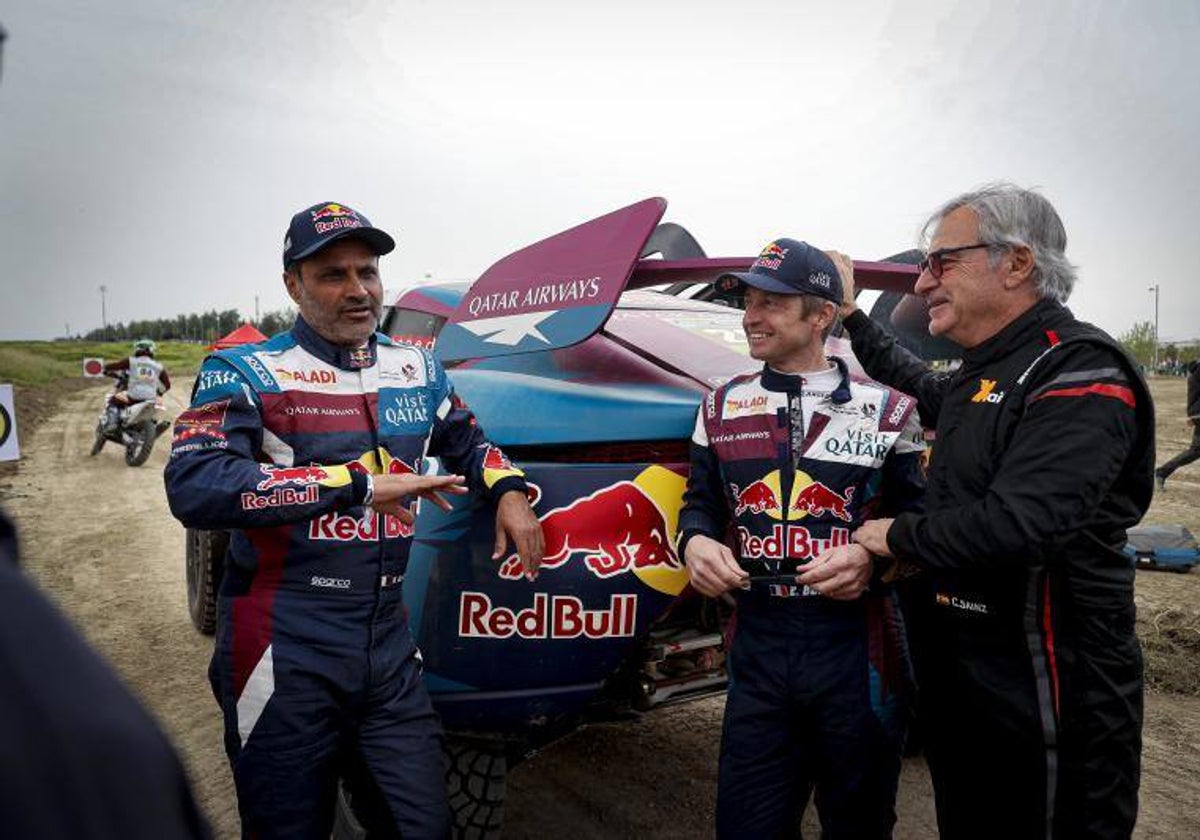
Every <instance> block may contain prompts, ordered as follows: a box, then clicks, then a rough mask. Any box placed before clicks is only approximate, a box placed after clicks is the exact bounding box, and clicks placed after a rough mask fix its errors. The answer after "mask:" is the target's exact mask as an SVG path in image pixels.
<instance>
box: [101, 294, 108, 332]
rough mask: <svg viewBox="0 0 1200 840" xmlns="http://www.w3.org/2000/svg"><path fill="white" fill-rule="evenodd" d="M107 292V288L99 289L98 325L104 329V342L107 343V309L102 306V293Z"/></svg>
mask: <svg viewBox="0 0 1200 840" xmlns="http://www.w3.org/2000/svg"><path fill="white" fill-rule="evenodd" d="M107 291H108V286H101V287H100V323H101V325H102V326H103V327H104V340H105V341H108V309H107V308H106V307H105V304H104V293H105V292H107Z"/></svg>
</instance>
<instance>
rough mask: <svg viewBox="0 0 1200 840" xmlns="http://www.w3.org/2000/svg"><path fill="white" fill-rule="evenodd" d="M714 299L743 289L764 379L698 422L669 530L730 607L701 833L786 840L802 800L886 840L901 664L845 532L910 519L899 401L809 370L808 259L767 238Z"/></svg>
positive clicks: (906, 402) (821, 333)
mask: <svg viewBox="0 0 1200 840" xmlns="http://www.w3.org/2000/svg"><path fill="white" fill-rule="evenodd" d="M718 285H724V286H725V287H726V288H727V289H730V290H732V289H736V288H739V287H742V288H744V290H745V297H746V312H745V316H744V320H743V327H744V329H745V331H746V336H747V339H748V340H749V343H750V354H751V355H752V356H753V357H754V358H756V359H759V360H761V361H763V362H764V363H765V364H764V366H763V369H762V371H761V372H759V373H755V374H750V375H746V376H739V377H736V378H734V379H733V380H732V381H730V382H729V383H727V384H726V385H724V386H722V387H720V388H718V389H717V390H716V391H715V392H713V393H712V394H711V395H709V397H708V399H707V400H706V401H705V403H704V404H703V405H702V406H701V407H700V411H699V414H698V417H697V420H696V430H695V433H694V436H693V438H692V447H691V473H690V475H689V478H688V485H687V492H686V494H685V497H684V508H683V511H682V512H681V514H680V520H679V523H680V524H679V528H680V551H679V553H680V556H682V557H684V559H685V562H686V564H687V568H688V573H689V576H690V578H691V582H692V585H693V586H694V587H695V588H696V589H697V590H699V591H700V592H701V593H703V594H705V595H708V596H710V597H719V596H722V595H723V594H724V593H726V592H727V591H730V590H732V591H733V592H734V594H735V596H736V598H737V613H736V619H735V621H736V629H735V631H734V633H733V642H732V648H731V651H730V656H729V695H728V700H727V703H726V707H725V723H724V730H723V733H722V738H721V758H720V768H719V779H718V791H717V817H716V821H717V835H718V836H719V837H722V838H726V837H782V836H786V835H787V834H788V833H789V832H790V831H794V829H795V827H796V825H797V824H798V820H799V817H800V812H801V811H803V809H804V807H805V805H806V803H807V799H808V795H809V791H810V789H811V788H812V787H813V786H815V787H816V801H817V810H818V814H819V816H820V818H821V825H822V829H823V836H825V837H831V838H838V837H847V838H886V837H890V836H891V830H892V826H893V824H894V823H895V819H896V817H895V810H894V805H895V798H896V784H897V779H898V776H899V772H900V754H901V750H902V747H903V739H904V732H905V724H906V720H905V713H906V710H907V707H906V704H905V702H904V700H905V697H904V695H905V688H906V684H907V683H908V682H909V679H908V676H909V671H908V658H907V653H906V651H905V642H904V635H903V624H902V622H901V620H900V615H899V612H898V610H897V607H896V601H895V598H894V596H893V594H892V593H891V591H890V588H889V587H888V586H886V585H884V584H883V583H882V581H881V580H878V579H876V580H875V581H874V582H873V583H872V582H871V578H872V559H871V557H870V556H869V555H868V553H867V552H866V551H865V550H864V549H863V548H862V547H861V546H857V545H852V544H851V542H850V533H851V531H852V529H853V528H854V527H855V526H856V525H858V524H860V523H861V522H863V521H864V519H865V518H867V517H869V516H874V515H893V514H895V513H897V512H898V511H900V510H906V509H911V508H915V507H918V506H919V505H920V501H921V496H922V492H923V478H922V476H921V473H920V465H919V460H920V454H921V451H922V450H923V449H924V443H923V439H922V433H921V428H920V426H919V424H918V422H917V416H916V401H915V400H914V399H912V398H911V397H909V396H907V395H905V394H902V393H900V392H899V391H896V390H892V389H890V388H885V387H883V386H881V385H879V384H877V383H874V382H871V381H869V380H866V379H865V378H862V377H852V376H851V375H850V372H849V369H848V366H847V364H846V362H845V361H844V360H842V359H841V358H837V357H833V358H826V356H825V349H824V338H825V334H826V333H827V332H828V330H829V328H830V327H831V326H832V324H833V322H834V320H835V318H836V313H837V306H836V303H835V301H836V302H837V303H840V301H841V285H840V283H839V280H838V274H837V270H836V268H835V267H834V266H833V263H832V262H831V261H830V259H829V257H828V256H826V255H825V254H823V253H822V252H820V251H819V250H817V249H815V248H812V247H811V246H809V245H807V244H806V243H803V242H797V241H795V240H792V239H780V240H776V241H775V242H772V243H771V244H769V245H768V246H767V247H766V248H765V249H764V250H763V252H762V254H761V255H760V256H759V258H758V260H757V261H756V262H755V263H754V265H753V266H752V268H751V270H750V271H749V272H747V273H742V274H732V275H725V276H724V277H722V278H720V279H719V280H718ZM731 523H732V525H733V526H734V527H735V529H736V540H737V549H736V551H737V554H736V557H735V556H734V553H733V552H731V551H730V549H729V547H728V545H726V543H725V536H726V532H727V529H728V528H729V526H730V524H731ZM868 584H870V592H869V593H868V594H864V591H865V590H866V589H867V587H868Z"/></svg>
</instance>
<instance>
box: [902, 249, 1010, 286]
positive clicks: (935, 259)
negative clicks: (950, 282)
mask: <svg viewBox="0 0 1200 840" xmlns="http://www.w3.org/2000/svg"><path fill="white" fill-rule="evenodd" d="M994 247H996V246H995V244H994V243H992V242H976V243H975V244H974V245H959V246H958V247H957V248H938V249H937V250H936V251H930V252H929V253H928V254H926V255H925V259H923V260H921V261H920V262H919V263H917V268H918V269H920V270H921V271H922V272H924V271H928V272H929V273H930V274H932V275H933V276H934V277H935V278H938V279H940V278H941V276H942V272H943V271H945V270H946V263H945V261H944V259H945V256H946V255H947V254H957V253H958V252H959V251H973V250H975V249H976V248H994Z"/></svg>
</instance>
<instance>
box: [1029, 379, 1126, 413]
mask: <svg viewBox="0 0 1200 840" xmlns="http://www.w3.org/2000/svg"><path fill="white" fill-rule="evenodd" d="M1088 394H1099V395H1100V396H1102V397H1113V398H1114V399H1118V400H1120V401H1121V402H1123V403H1125V405H1127V406H1129V407H1130V408H1134V407H1136V406H1137V398H1136V397H1134V395H1133V391H1131V390H1130V389H1129V388H1126V387H1125V386H1124V385H1103V384H1100V383H1096V384H1094V385H1088V386H1087V387H1084V388H1058V389H1056V390H1054V391H1047V392H1046V393H1044V394H1039V395H1038V396H1036V397H1034V398H1033V401H1034V402H1037V401H1038V400H1044V399H1045V398H1046V397H1086V396H1087V395H1088Z"/></svg>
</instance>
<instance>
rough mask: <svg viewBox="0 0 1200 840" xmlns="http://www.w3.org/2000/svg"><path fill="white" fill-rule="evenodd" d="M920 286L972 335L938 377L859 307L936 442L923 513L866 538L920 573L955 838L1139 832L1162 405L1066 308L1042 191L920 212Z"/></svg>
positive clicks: (861, 330) (1055, 232) (935, 763)
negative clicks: (1145, 601) (1127, 549)
mask: <svg viewBox="0 0 1200 840" xmlns="http://www.w3.org/2000/svg"><path fill="white" fill-rule="evenodd" d="M930 229H932V230H933V236H932V241H931V243H930V247H931V250H930V251H929V254H928V256H927V257H926V258H925V260H923V261H922V263H921V273H920V276H919V277H918V279H917V283H916V293H917V294H919V295H921V296H923V297H924V298H925V301H926V303H927V304H928V306H929V319H930V320H929V331H930V333H932V334H933V335H935V336H946V337H948V338H950V339H952V340H954V341H956V342H957V343H958V344H960V345H962V347H963V356H962V365H961V367H960V368H959V369H958V370H956V371H955V372H953V373H939V372H934V371H931V370H930V369H929V368H928V367H927V366H926V365H925V364H924V363H923V362H922V361H921V360H920V359H918V358H916V357H915V356H913V355H912V354H910V353H908V352H907V351H906V350H904V349H903V348H901V347H900V345H898V344H897V343H896V341H895V339H894V338H893V337H892V336H891V335H890V334H889V333H887V332H886V331H885V330H884V329H883V328H882V327H881V326H879V325H878V324H876V323H874V322H872V321H871V320H870V319H869V318H868V317H867V316H866V315H865V314H863V313H861V312H859V311H858V310H857V309H856V308H855V306H854V292H853V280H852V275H853V269H852V267H851V266H850V264H849V262H848V261H847V260H845V259H839V260H838V262H839V268H840V270H841V272H842V274H843V278H844V280H845V283H844V285H845V289H846V297H845V300H844V303H843V306H842V316H843V320H844V323H845V326H846V328H847V329H848V330H849V332H850V333H851V336H852V345H853V348H854V352H855V354H856V355H857V356H858V358H859V359H860V360H861V361H862V363H863V366H864V367H865V369H866V370H867V372H868V373H869V374H871V375H872V376H874V377H876V378H878V379H880V380H881V381H883V382H887V383H889V384H891V385H893V386H895V387H897V388H900V389H902V390H904V391H906V392H908V393H911V394H913V395H915V396H916V397H917V399H918V400H919V402H920V410H921V416H922V418H923V420H924V421H925V422H926V423H927V424H930V425H933V424H936V427H937V434H936V441H935V443H934V446H933V457H932V459H931V462H930V467H929V476H928V478H929V489H928V497H927V510H926V511H925V512H923V513H904V514H900V515H899V516H897V517H895V518H894V519H878V520H874V521H868V522H866V523H865V524H864V525H863V526H862V527H860V528H859V529H858V530H857V531H856V532H855V535H854V539H855V540H856V542H858V543H859V544H860V545H862V546H864V547H866V548H867V549H868V550H869V551H871V552H872V553H873V554H875V555H877V556H881V557H896V558H899V559H900V560H901V561H903V562H906V563H909V564H913V565H915V566H916V567H918V568H920V569H922V570H924V572H925V574H924V575H923V576H920V578H919V580H918V582H917V584H916V586H917V589H916V597H915V598H914V599H913V603H912V614H911V618H912V621H911V622H910V631H911V640H912V645H913V658H914V661H915V664H916V667H917V679H918V685H919V688H920V698H921V713H920V714H921V719H922V721H923V724H924V729H925V734H926V738H927V743H926V754H927V756H928V759H929V766H930V771H931V774H932V776H933V783H934V791H935V793H936V801H937V812H938V826H939V829H940V831H941V835H942V836H943V837H952V838H967V837H970V838H978V837H1005V838H1014V837H1021V838H1025V837H1128V836H1129V835H1130V833H1131V831H1132V829H1133V824H1134V820H1135V817H1136V813H1137V791H1138V776H1139V763H1140V753H1141V725H1142V659H1141V651H1140V648H1139V646H1138V642H1137V638H1136V636H1135V635H1134V605H1133V574H1134V572H1133V567H1132V566H1131V565H1130V563H1129V562H1128V560H1127V558H1126V557H1125V556H1124V554H1123V553H1122V550H1121V549H1122V547H1123V546H1124V544H1125V531H1126V529H1127V528H1128V527H1129V526H1131V525H1134V524H1136V523H1137V522H1138V521H1139V520H1140V519H1141V517H1142V514H1143V513H1144V512H1145V511H1146V508H1147V507H1148V506H1149V504H1150V498H1151V494H1152V490H1153V483H1152V482H1153V476H1152V471H1153V466H1154V444H1153V439H1154V438H1153V431H1154V417H1153V407H1152V404H1151V401H1150V395H1149V392H1148V391H1147V389H1146V386H1145V383H1144V382H1143V380H1142V379H1141V377H1140V375H1139V372H1138V369H1137V367H1136V365H1135V364H1134V362H1133V361H1132V360H1131V359H1130V358H1129V357H1128V356H1127V354H1126V353H1125V352H1124V351H1123V350H1122V348H1121V347H1120V346H1119V345H1118V344H1117V343H1116V342H1115V341H1113V340H1112V338H1110V337H1109V336H1108V335H1107V334H1105V333H1104V332H1102V331H1101V330H1099V329H1097V328H1096V327H1093V326H1091V325H1089V324H1085V323H1082V322H1080V321H1077V320H1076V319H1075V317H1074V316H1073V315H1072V314H1071V312H1070V311H1069V310H1068V309H1067V308H1066V307H1065V306H1064V305H1063V303H1064V302H1065V301H1066V299H1067V297H1068V296H1069V295H1070V292H1071V288H1072V286H1073V284H1074V281H1075V268H1074V267H1073V266H1072V265H1071V264H1070V263H1069V262H1068V261H1067V259H1066V256H1065V253H1064V252H1065V248H1066V243H1067V237H1066V231H1065V229H1064V228H1063V225H1062V222H1061V220H1060V219H1059V217H1058V214H1057V213H1056V212H1055V210H1054V208H1053V207H1052V206H1051V205H1050V203H1049V202H1048V201H1047V200H1046V199H1045V198H1043V197H1042V196H1040V195H1038V194H1036V193H1034V192H1031V191H1028V190H1023V189H1020V188H1017V187H1015V186H1012V185H1010V184H994V185H989V186H986V187H983V188H981V189H979V190H977V191H975V192H971V193H967V194H964V195H961V196H959V197H957V198H955V199H953V200H951V201H949V202H947V203H946V204H945V205H944V206H943V207H942V208H941V209H940V210H938V212H937V213H935V214H934V216H933V217H932V218H931V219H930V221H929V222H928V224H927V225H926V231H929V230H930Z"/></svg>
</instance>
